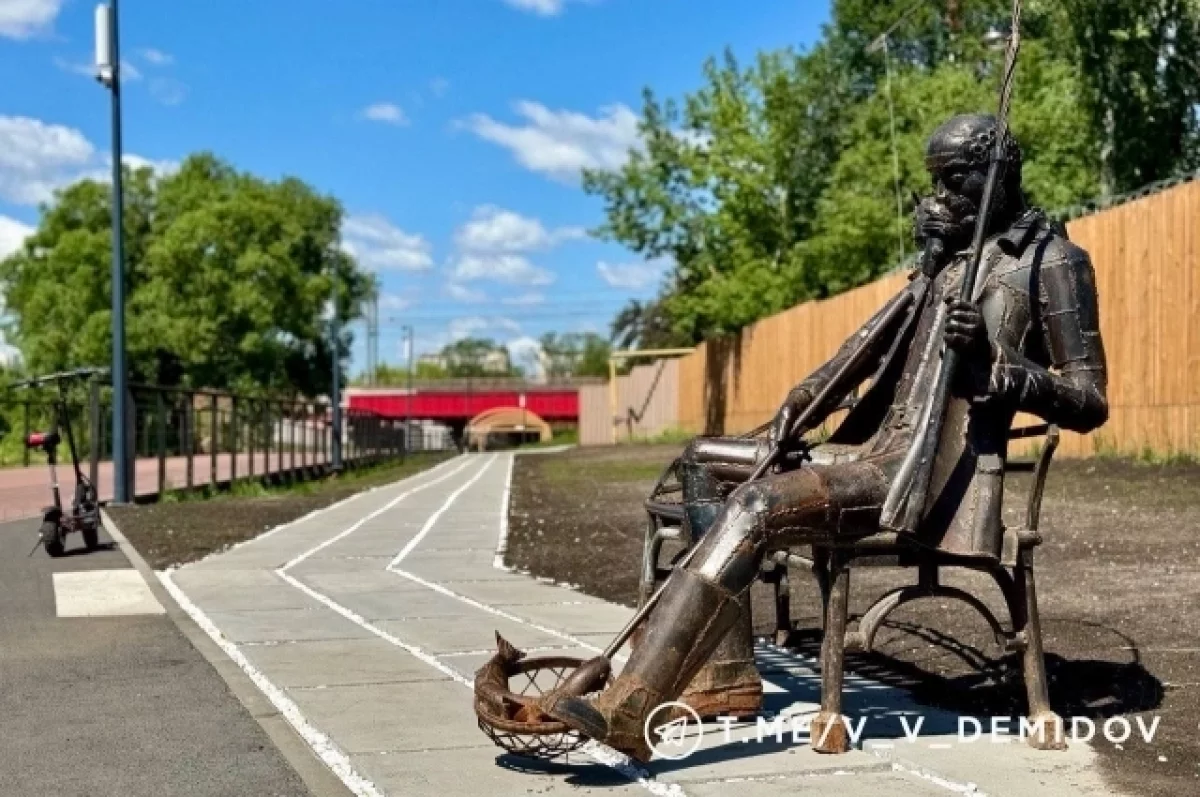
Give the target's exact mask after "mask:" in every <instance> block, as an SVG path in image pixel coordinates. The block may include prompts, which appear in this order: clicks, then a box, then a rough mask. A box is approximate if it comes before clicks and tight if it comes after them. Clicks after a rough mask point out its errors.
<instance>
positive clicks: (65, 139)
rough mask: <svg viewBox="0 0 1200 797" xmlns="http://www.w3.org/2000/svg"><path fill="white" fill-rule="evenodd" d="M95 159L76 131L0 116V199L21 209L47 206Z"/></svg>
mask: <svg viewBox="0 0 1200 797" xmlns="http://www.w3.org/2000/svg"><path fill="white" fill-rule="evenodd" d="M95 156H96V150H95V148H94V147H93V146H92V144H91V142H90V141H88V140H87V138H86V137H84V135H83V133H81V132H79V131H78V130H76V129H75V128H72V127H65V126H63V125H55V124H46V123H45V122H42V121H40V120H38V119H30V118H29V117H25V116H3V115H0V199H3V200H6V201H8V202H13V203H15V204H18V205H36V204H38V203H40V202H46V201H48V200H49V199H50V198H51V197H52V196H53V192H54V189H55V188H58V187H60V186H62V185H65V184H67V183H70V182H72V181H73V180H74V179H75V178H77V177H78V176H79V175H80V173H81V172H83V171H85V170H86V169H87V168H88V167H89V165H91V164H92V163H93V162H94V159H95Z"/></svg>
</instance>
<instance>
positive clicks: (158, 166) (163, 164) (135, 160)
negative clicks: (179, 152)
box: [104, 152, 179, 180]
mask: <svg viewBox="0 0 1200 797" xmlns="http://www.w3.org/2000/svg"><path fill="white" fill-rule="evenodd" d="M105 160H106V161H107V162H108V163H109V164H110V165H111V164H112V156H111V155H108V156H106V157H105ZM121 163H123V164H125V165H126V166H127V167H129V168H130V169H142V168H147V167H148V168H150V169H153V170H154V172H155V174H157V175H159V176H166V175H169V174H174V173H175V172H177V171H179V161H173V160H167V159H164V160H154V159H153V158H143V157H142V156H141V155H135V154H133V153H130V152H126V153H125V154H123V155H122V156H121ZM104 179H106V180H107V179H108V174H107V172H106V173H105V177H104Z"/></svg>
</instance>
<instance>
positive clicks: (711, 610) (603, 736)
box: [542, 570, 746, 761]
mask: <svg viewBox="0 0 1200 797" xmlns="http://www.w3.org/2000/svg"><path fill="white" fill-rule="evenodd" d="M745 598H746V596H745V594H744V591H743V594H741V595H738V594H736V593H734V592H732V591H730V590H728V589H726V588H725V587H724V586H722V585H721V584H718V583H714V582H713V581H711V580H709V579H707V578H704V577H703V576H701V575H699V574H697V573H693V572H691V571H689V570H676V571H675V572H674V573H672V574H671V577H670V578H668V579H667V583H666V585H665V586H664V588H663V594H662V597H661V598H660V599H659V603H658V605H657V606H656V607H655V609H654V612H653V614H652V615H651V620H650V622H649V625H648V626H647V627H646V633H645V636H644V638H643V639H642V641H641V644H639V645H638V647H637V648H636V649H635V650H634V651H633V652H632V654H631V655H630V657H629V661H628V662H627V663H626V664H625V668H624V669H623V670H622V671H621V675H620V676H619V677H618V678H617V679H616V680H615V681H614V682H613V683H612V685H611V686H609V687H608V688H607V689H605V690H604V691H603V692H601V693H600V694H599V695H598V696H597V697H596V698H595V699H594V700H591V701H589V700H586V699H583V698H578V697H560V698H557V699H555V698H551V699H549V700H547V701H546V703H544V704H543V705H542V710H543V711H545V712H546V713H548V714H550V715H551V716H553V717H555V718H556V719H559V720H561V721H563V722H566V723H567V724H568V725H570V726H571V727H573V728H575V729H576V730H578V731H580V732H582V733H584V734H586V735H587V736H589V737H591V738H592V739H596V740H597V741H602V742H604V743H605V744H607V745H609V746H610V747H615V748H616V749H618V750H620V751H622V752H624V753H627V754H629V755H630V756H632V757H634V758H636V759H638V760H639V761H649V760H650V755H651V751H650V748H649V745H648V743H647V741H646V737H645V724H646V722H647V720H648V719H649V717H650V714H651V713H652V712H653V711H654V710H655V709H656V708H657V707H658V706H660V705H662V704H663V703H665V702H667V701H669V700H674V699H675V698H676V697H678V696H679V694H680V692H681V691H682V690H683V686H684V684H686V683H688V682H689V681H690V680H691V679H692V677H693V676H695V674H696V672H697V671H698V670H699V669H700V667H701V665H703V664H704V662H705V661H706V660H707V659H708V658H709V656H710V655H711V654H712V651H713V649H714V648H715V647H716V646H717V643H718V642H719V641H720V640H721V637H722V636H724V635H725V633H726V631H728V630H729V627H730V626H731V625H733V623H734V622H735V621H736V620H737V617H738V614H739V613H740V612H741V609H742V605H741V601H742V600H744V599H745ZM662 719H663V720H664V721H666V720H667V719H669V718H668V717H667V716H663V717H662Z"/></svg>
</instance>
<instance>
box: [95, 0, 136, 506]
mask: <svg viewBox="0 0 1200 797" xmlns="http://www.w3.org/2000/svg"><path fill="white" fill-rule="evenodd" d="M118 19H119V18H118V16H117V0H110V2H109V3H108V4H103V3H102V4H100V5H98V6H96V79H97V80H99V81H100V83H101V84H103V85H104V86H105V87H106V88H108V91H109V95H110V96H111V97H112V277H111V279H112V291H111V293H112V387H113V425H112V451H113V503H114V504H127V503H129V501H130V499H131V497H132V496H130V495H129V477H130V475H131V472H132V470H133V463H132V461H131V460H130V456H129V454H130V452H129V434H128V421H129V417H128V408H127V406H126V400H127V398H128V393H129V374H128V370H127V365H126V363H125V257H124V252H123V249H124V226H123V225H124V221H123V215H124V214H123V213H122V211H123V204H124V191H123V189H122V180H121V178H122V174H121V44H120V36H119V24H118Z"/></svg>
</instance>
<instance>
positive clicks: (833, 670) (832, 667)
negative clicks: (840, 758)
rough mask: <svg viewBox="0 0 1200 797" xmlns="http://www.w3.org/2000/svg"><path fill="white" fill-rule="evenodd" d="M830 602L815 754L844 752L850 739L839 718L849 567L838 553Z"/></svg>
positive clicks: (814, 725)
mask: <svg viewBox="0 0 1200 797" xmlns="http://www.w3.org/2000/svg"><path fill="white" fill-rule="evenodd" d="M829 579H830V589H829V600H828V601H827V602H826V606H825V636H824V638H823V639H822V640H821V711H820V712H819V713H818V714H817V716H816V717H814V718H813V721H812V725H811V727H810V733H811V737H812V748H813V750H815V751H816V752H818V753H845V752H847V751H848V750H849V749H850V737H849V734H848V733H847V731H846V724H845V722H844V721H843V719H842V681H843V679H844V676H845V666H846V619H847V613H848V612H849V604H850V568H849V567H848V566H847V563H846V561H845V560H844V559H843V558H842V557H841V556H840V555H839V554H837V553H835V554H833V556H831V557H830V567H829Z"/></svg>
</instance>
